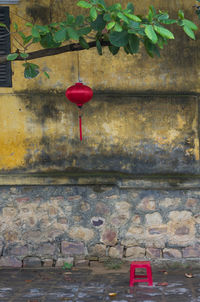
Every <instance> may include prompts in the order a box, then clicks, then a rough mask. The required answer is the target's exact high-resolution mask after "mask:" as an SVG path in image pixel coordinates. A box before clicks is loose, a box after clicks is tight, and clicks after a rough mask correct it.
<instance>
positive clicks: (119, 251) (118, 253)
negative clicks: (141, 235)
mask: <svg viewBox="0 0 200 302" xmlns="http://www.w3.org/2000/svg"><path fill="white" fill-rule="evenodd" d="M123 252H124V247H123V246H121V245H117V246H115V247H111V248H110V249H109V253H108V254H109V257H111V258H119V259H122V258H123Z"/></svg>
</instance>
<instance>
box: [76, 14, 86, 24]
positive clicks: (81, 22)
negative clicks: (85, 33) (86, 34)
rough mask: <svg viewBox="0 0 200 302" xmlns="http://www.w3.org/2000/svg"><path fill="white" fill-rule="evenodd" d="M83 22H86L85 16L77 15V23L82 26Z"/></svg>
mask: <svg viewBox="0 0 200 302" xmlns="http://www.w3.org/2000/svg"><path fill="white" fill-rule="evenodd" d="M83 23H84V16H83V15H79V16H77V17H76V20H75V24H76V25H78V26H81V25H83Z"/></svg>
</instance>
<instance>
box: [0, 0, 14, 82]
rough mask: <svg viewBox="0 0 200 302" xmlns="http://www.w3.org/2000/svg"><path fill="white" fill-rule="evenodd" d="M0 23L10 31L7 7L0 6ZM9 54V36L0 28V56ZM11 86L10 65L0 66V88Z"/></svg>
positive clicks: (4, 29)
mask: <svg viewBox="0 0 200 302" xmlns="http://www.w3.org/2000/svg"><path fill="white" fill-rule="evenodd" d="M0 23H4V24H6V26H7V27H8V29H10V17H9V7H4V6H0ZM9 53H10V35H9V34H8V31H7V30H6V28H4V27H0V56H4V55H6V54H9ZM11 86H12V71H11V63H10V62H7V63H4V64H0V87H11Z"/></svg>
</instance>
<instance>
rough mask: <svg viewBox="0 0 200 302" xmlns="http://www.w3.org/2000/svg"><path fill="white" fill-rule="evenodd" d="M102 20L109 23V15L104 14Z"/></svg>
mask: <svg viewBox="0 0 200 302" xmlns="http://www.w3.org/2000/svg"><path fill="white" fill-rule="evenodd" d="M103 19H104V20H105V21H107V22H110V21H111V20H112V18H111V15H110V14H105V15H104V16H103Z"/></svg>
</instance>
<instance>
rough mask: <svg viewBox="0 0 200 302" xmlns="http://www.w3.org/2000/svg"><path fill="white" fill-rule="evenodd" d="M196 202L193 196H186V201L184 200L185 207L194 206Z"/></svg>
mask: <svg viewBox="0 0 200 302" xmlns="http://www.w3.org/2000/svg"><path fill="white" fill-rule="evenodd" d="M197 202H198V201H197V199H195V198H188V199H187V202H186V207H188V208H193V207H195V206H196V205H197Z"/></svg>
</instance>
